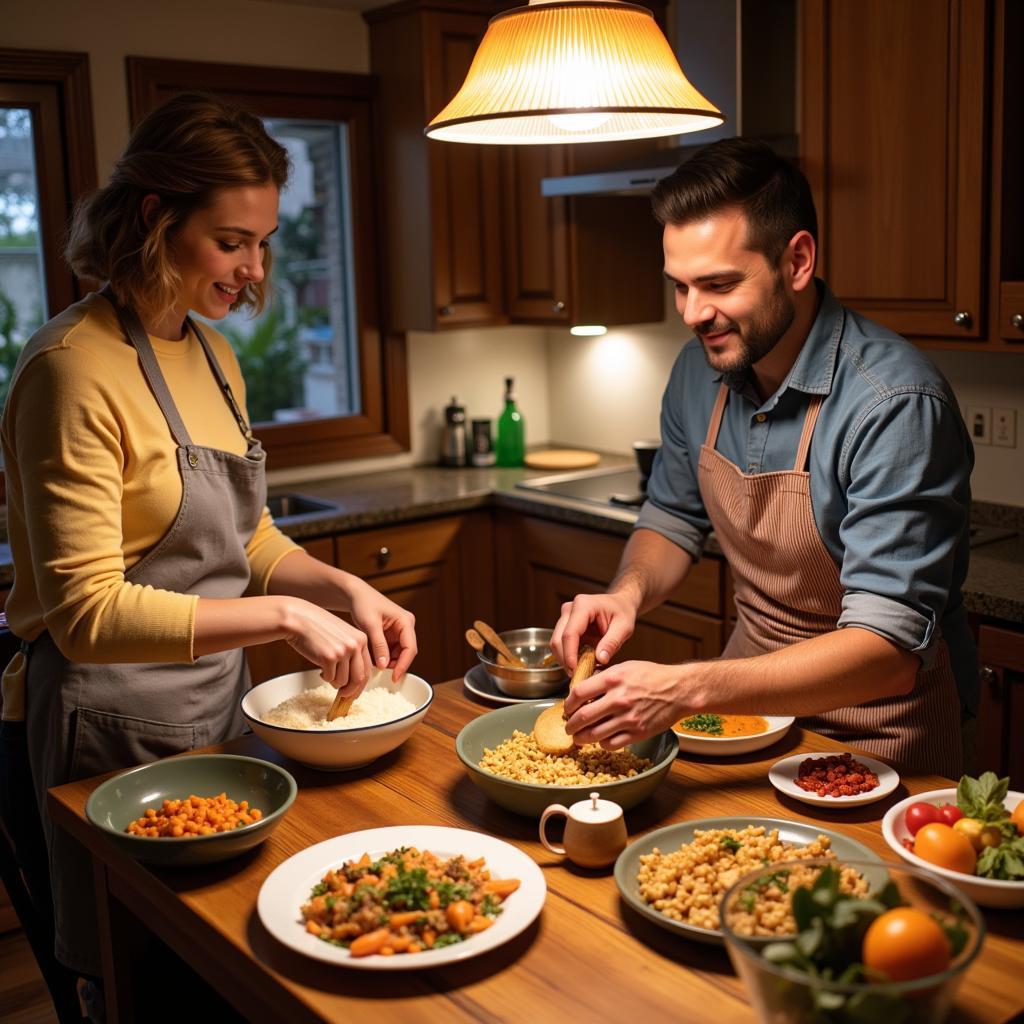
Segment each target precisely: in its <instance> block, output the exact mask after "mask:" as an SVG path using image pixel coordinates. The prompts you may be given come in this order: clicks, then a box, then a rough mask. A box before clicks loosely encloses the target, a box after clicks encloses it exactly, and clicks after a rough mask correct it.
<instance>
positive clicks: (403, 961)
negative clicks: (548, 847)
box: [256, 825, 547, 971]
mask: <svg viewBox="0 0 1024 1024" xmlns="http://www.w3.org/2000/svg"><path fill="white" fill-rule="evenodd" d="M400 846H415V847H416V848H417V849H420V850H429V851H430V852H431V853H436V854H438V855H439V856H448V857H453V856H456V855H458V854H460V853H461V854H463V855H464V856H465V857H466V858H467V859H468V860H474V859H475V858H477V857H484V858H486V860H487V869H488V870H489V871H490V872H491V875H492V877H494V878H518V879H519V880H520V882H521V884H520V886H519V888H518V889H517V890H516V891H515V892H514V893H512V895H511V896H509V897H508V899H506V900H505V902H504V903H503V904H502V913H501V914H500V915H499V916H498V918H497V920H496V921H495V922H494V924H493V925H492V926H491V927H490V928H488V929H487V930H486V931H484V932H481V933H480V934H479V935H474V936H473V937H472V938H469V939H466V941H465V942H458V943H455V945H452V946H444V947H443V948H442V949H428V950H424V951H423V952H422V953H402V954H398V955H395V956H362V957H354V956H352V955H351V954H350V953H349V951H348V950H347V949H343V948H342V947H341V946H335V945H333V944H332V943H330V942H324V940H323V939H318V938H317V937H316V936H315V935H310V934H309V932H307V931H306V929H305V927H304V924H303V920H302V914H301V912H300V909H299V908H300V907H301V906H302V904H303V903H305V902H306V901H307V900H308V899H309V892H310V890H311V889H312V888H313V886H314V885H316V884H318V883H319V882H320V880H321V879H322V878H323V876H324V875H325V874H326V873H327V871H328V870H330V869H331V868H337V867H339V866H340V865H341V864H342V863H343V862H345V861H346V860H358V859H359V858H360V857H362V855H363V854H364V853H368V854H369V855H370V856H371V857H374V858H376V857H380V856H381V855H383V854H385V853H389V852H390V851H391V850H395V849H397V848H398V847H400ZM546 893H547V885H546V883H545V881H544V874H543V872H542V871H541V870H540V868H539V867H537V865H536V864H535V863H534V862H533V861H532V860H531V859H530V858H529V857H527V856H526V854H525V853H523V852H522V851H521V850H518V849H516V847H514V846H511V845H509V844H508V843H505V842H502V841H501V840H500V839H495V838H494V837H493V836H485V835H483V834H482V833H480V832H470V831H469V830H468V829H462V828H444V827H441V826H437V825H395V826H392V827H390V828H372V829H367V830H365V831H363V832H350V833H348V835H344V836H336V837H335V838H334V839H326V840H324V842H322V843H317V844H316V845H315V846H310V847H309V848H308V849H305V850H303V851H302V852H301V853H296V854H295V855H294V856H292V857H289V858H288V859H287V860H286V861H284V862H283V863H282V864H279V865H278V866H277V867H276V868H274V870H273V871H272V872H271V873H270V874H269V875H268V876H267V879H266V881H265V882H264V883H263V886H262V887H261V889H260V894H259V897H258V899H257V901H256V909H257V911H258V913H259V915H260V920H261V921H262V922H263V927H264V928H266V929H267V931H268V932H270V934H271V935H273V936H274V938H275V939H277V940H278V941H279V942H282V943H284V945H286V946H288V947H289V948H290V949H294V950H295V951H296V952H298V953H303V954H304V955H306V956H309V957H312V958H313V959H314V960H323V961H324V962H325V963H329V964H340V965H342V966H343V967H355V968H357V969H359V970H365V971H405V970H415V969H417V968H424V967H440V966H441V965H442V964H451V963H456V962H457V961H461V960H468V959H469V958H470V957H474V956H478V955H479V954H480V953H485V952H487V950H489V949H494V948H495V947H497V946H501V945H503V944H504V943H506V942H508V941H509V939H512V938H514V937H515V936H516V935H518V934H519V933H520V932H521V931H523V929H525V928H526V927H527V926H528V925H529V924H530V923H531V922H532V921H533V920H534V918H535V917H536V916H537V915H538V914H539V913H540V911H541V907H543V906H544V897H545V894H546Z"/></svg>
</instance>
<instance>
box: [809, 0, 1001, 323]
mask: <svg viewBox="0 0 1024 1024" xmlns="http://www.w3.org/2000/svg"><path fill="white" fill-rule="evenodd" d="M801 18H802V22H801V61H802V86H801V101H800V102H801V130H800V150H801V163H802V166H803V169H804V171H805V172H806V174H807V176H808V178H809V179H810V182H811V186H812V188H813V190H814V196H815V201H816V203H817V206H818V216H819V222H820V223H819V228H820V239H819V243H820V247H819V270H818V272H819V273H820V274H821V275H822V276H823V277H824V278H825V280H826V281H828V283H829V285H830V286H831V287H832V289H833V291H834V292H835V293H836V295H837V296H838V297H839V298H840V299H841V300H842V301H843V302H844V303H845V304H847V305H849V306H851V307H853V308H854V309H856V310H858V311H860V312H862V313H864V314H865V315H867V316H870V317H871V318H872V319H875V320H878V321H879V322H881V323H883V324H885V325H886V326H888V327H891V328H892V329H893V330H896V331H898V332H899V333H901V334H905V335H908V336H911V337H918V338H936V339H938V338H954V339H964V340H967V339H973V338H980V337H983V332H984V328H985V324H984V319H985V295H984V286H983V279H982V270H983V263H984V259H983V255H984V250H983V246H984V242H985V238H984V233H985V228H984V226H985V224H987V220H988V218H987V215H986V210H985V207H984V205H983V201H984V180H985V177H984V176H985V173H986V159H985V154H986V132H985V124H986V91H985V81H986V26H987V5H986V2H985V0H900V2H899V3H892V2H891V0H803V2H802V6H801Z"/></svg>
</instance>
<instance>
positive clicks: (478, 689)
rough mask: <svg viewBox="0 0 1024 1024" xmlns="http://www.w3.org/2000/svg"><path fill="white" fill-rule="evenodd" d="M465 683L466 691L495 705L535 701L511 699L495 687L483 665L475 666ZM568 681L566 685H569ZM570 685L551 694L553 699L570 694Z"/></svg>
mask: <svg viewBox="0 0 1024 1024" xmlns="http://www.w3.org/2000/svg"><path fill="white" fill-rule="evenodd" d="M462 681H463V683H465V685H466V689H467V690H469V692H470V693H472V694H473V695H474V696H476V697H480V698H481V699H482V700H486V701H490V702H491V703H493V704H522V703H524V702H525V701H527V700H533V699H534V698H532V697H510V696H509V695H508V694H507V693H502V692H501V690H499V689H498V688H497V687H496V686H495V685H494V680H493V679H491V677H490V676H489V675H488V674H487V669H485V668H484V667H483V665H474V666H473V667H472V668H471V669H470V670H469V671H468V672H467V673H466V674H465V675H464V676H463V677H462ZM568 682H569V681H568V679H567V680H566V684H568ZM568 692H569V691H568V685H567V686H566V687H565V689H564V690H561V691H556V692H555V693H553V694H550V696H552V697H561V696H563V695H564V694H565V693H568Z"/></svg>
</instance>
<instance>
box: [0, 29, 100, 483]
mask: <svg viewBox="0 0 1024 1024" xmlns="http://www.w3.org/2000/svg"><path fill="white" fill-rule="evenodd" d="M0 83H2V84H3V86H4V87H5V90H6V89H7V88H10V89H11V90H12V91H13V92H14V93H15V94H17V93H18V90H19V89H22V88H23V89H24V90H25V92H24V98H22V97H20V96H19V97H18V99H17V100H16V102H17V105H18V106H19V107H26V108H28V109H31V110H32V111H33V115H34V116H33V133H32V134H33V142H34V147H35V155H36V181H37V183H38V185H39V200H40V202H39V206H40V209H39V237H40V240H41V241H42V244H43V268H44V272H45V275H46V307H47V315H48V316H51V317H53V316H56V315H57V314H58V313H59V312H61V310H63V309H65V308H66V307H67V306H69V305H71V303H73V302H76V301H77V300H78V299H80V298H82V296H83V295H85V294H86V293H87V292H88V291H90V289H91V288H92V287H93V286H94V284H95V282H91V281H84V280H81V281H80V280H79V279H78V278H76V277H75V275H74V274H72V273H71V270H70V269H69V268H68V266H67V265H66V264H65V263H64V258H63V255H64V233H65V230H66V226H67V224H68V222H69V221H70V219H71V213H72V210H73V209H74V204H75V202H76V201H77V200H78V199H79V198H81V197H82V196H83V195H85V194H87V193H89V192H91V191H92V190H93V189H95V188H96V183H97V175H96V141H95V134H94V132H93V119H92V93H91V91H90V87H89V55H88V54H87V53H78V52H72V51H63V50H23V49H12V48H9V47H0ZM11 99H12V98H11V97H9V96H5V97H4V105H5V106H7V105H9V103H10V102H11ZM6 500H7V493H6V476H5V474H4V473H3V470H2V466H0V502H6Z"/></svg>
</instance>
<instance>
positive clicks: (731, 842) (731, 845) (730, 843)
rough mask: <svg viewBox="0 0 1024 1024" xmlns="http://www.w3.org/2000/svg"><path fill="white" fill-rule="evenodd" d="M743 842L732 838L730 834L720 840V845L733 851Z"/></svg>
mask: <svg viewBox="0 0 1024 1024" xmlns="http://www.w3.org/2000/svg"><path fill="white" fill-rule="evenodd" d="M742 845H743V844H742V843H741V842H740V841H739V840H738V839H733V838H732V836H726V837H725V838H724V839H723V840H722V846H724V847H725V848H726V849H727V850H731V851H732V852H733V853H735V852H736V851H737V850H738V849H739V848H740V847H741V846H742Z"/></svg>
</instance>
